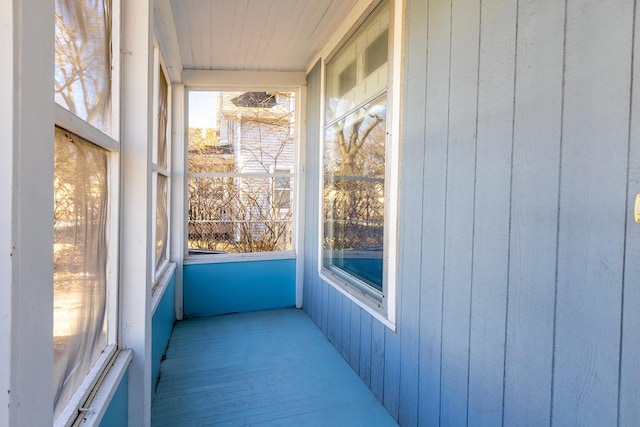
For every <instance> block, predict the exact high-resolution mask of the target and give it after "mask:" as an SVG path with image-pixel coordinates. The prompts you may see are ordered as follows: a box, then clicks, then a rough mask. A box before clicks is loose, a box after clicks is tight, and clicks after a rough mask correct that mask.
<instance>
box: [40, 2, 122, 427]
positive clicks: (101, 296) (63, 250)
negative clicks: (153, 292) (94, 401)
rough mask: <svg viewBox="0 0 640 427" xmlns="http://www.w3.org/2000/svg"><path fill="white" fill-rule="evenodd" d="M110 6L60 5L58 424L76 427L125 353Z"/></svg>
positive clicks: (56, 191)
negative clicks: (118, 317) (117, 305)
mask: <svg viewBox="0 0 640 427" xmlns="http://www.w3.org/2000/svg"><path fill="white" fill-rule="evenodd" d="M111 10H112V5H111V1H110V0H91V1H77V0H76V1H74V0H56V1H55V102H56V104H57V105H56V127H55V133H54V141H53V144H54V182H53V185H54V218H53V225H54V278H53V285H54V292H53V296H54V300H53V307H52V309H53V318H54V321H53V342H54V390H53V396H54V402H53V407H54V417H55V418H54V419H56V420H57V421H58V422H59V423H62V424H68V423H69V422H70V421H71V420H73V419H74V418H75V417H77V416H78V408H79V407H81V406H83V405H84V404H85V402H86V401H87V400H88V399H89V398H90V391H91V389H92V387H93V386H94V385H95V384H96V383H97V382H98V380H99V376H100V373H101V372H102V370H103V369H104V368H105V367H106V366H107V364H108V360H109V359H110V357H111V356H112V355H113V354H114V353H115V343H116V340H117V337H116V329H117V328H115V327H114V323H113V321H114V318H115V310H114V304H112V303H111V302H110V301H112V300H117V298H114V296H116V292H117V279H116V277H117V263H116V261H115V260H116V259H117V257H116V256H115V251H116V248H117V245H118V242H117V226H116V224H117V222H116V220H117V218H116V215H115V213H114V212H115V209H116V204H115V203H114V201H115V200H117V195H118V191H117V188H118V183H117V176H118V173H117V164H118V161H117V159H118V155H117V152H118V150H119V143H118V142H117V140H115V139H113V136H114V135H117V134H118V123H117V121H116V120H114V117H117V115H116V114H113V107H114V106H113V102H112V101H113V99H114V97H113V96H112V93H113V89H114V88H115V85H117V83H118V82H117V80H115V81H114V80H113V78H112V77H113V76H112V69H113V67H115V66H116V65H117V64H114V60H113V57H112V54H111V50H112V45H111V43H112V34H113V33H112V27H113V20H112V16H111Z"/></svg>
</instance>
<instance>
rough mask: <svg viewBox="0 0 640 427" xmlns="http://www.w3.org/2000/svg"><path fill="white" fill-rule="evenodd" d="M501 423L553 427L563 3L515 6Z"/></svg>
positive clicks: (527, 3)
mask: <svg viewBox="0 0 640 427" xmlns="http://www.w3.org/2000/svg"><path fill="white" fill-rule="evenodd" d="M517 41H518V46H517V64H516V96H515V106H514V107H515V116H514V117H515V119H514V146H513V188H512V195H511V207H512V215H511V239H510V247H511V251H510V252H511V256H510V267H509V301H508V307H509V312H508V319H507V350H506V371H505V392H504V393H505V396H504V424H505V425H521V426H526V425H529V426H539V425H546V424H548V423H549V422H550V411H551V372H552V355H553V319H554V302H555V271H556V243H557V227H558V226H557V221H558V218H557V212H558V182H559V178H558V176H559V160H558V159H559V156H560V130H561V117H562V115H561V110H562V64H563V44H564V3H563V2H554V3H553V4H550V3H548V2H545V1H534V2H519V10H518V40H517Z"/></svg>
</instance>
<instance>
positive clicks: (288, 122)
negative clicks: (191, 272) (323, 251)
mask: <svg viewBox="0 0 640 427" xmlns="http://www.w3.org/2000/svg"><path fill="white" fill-rule="evenodd" d="M294 112H295V95H294V93H291V92H267V91H264V92H256V91H251V92H238V91H235V92H231V91H222V92H219V91H191V92H189V113H188V114H189V133H188V150H189V154H188V158H189V162H188V163H189V165H188V169H189V189H188V191H189V193H188V197H189V217H188V221H189V222H188V247H189V253H190V254H191V255H196V254H200V255H202V254H221V253H234V254H237V253H249V252H276V251H290V250H292V235H291V234H292V233H291V230H292V215H293V212H292V209H291V206H292V197H293V192H292V187H291V182H292V176H293V172H292V171H293V170H294V135H295V132H294V125H295V123H294Z"/></svg>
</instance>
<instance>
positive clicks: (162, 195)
mask: <svg viewBox="0 0 640 427" xmlns="http://www.w3.org/2000/svg"><path fill="white" fill-rule="evenodd" d="M156 191H157V195H156V271H157V270H158V269H159V268H160V267H161V266H162V264H163V263H164V262H165V261H166V260H167V241H168V236H169V217H168V215H167V177H166V176H164V175H160V174H158V183H157V190H156Z"/></svg>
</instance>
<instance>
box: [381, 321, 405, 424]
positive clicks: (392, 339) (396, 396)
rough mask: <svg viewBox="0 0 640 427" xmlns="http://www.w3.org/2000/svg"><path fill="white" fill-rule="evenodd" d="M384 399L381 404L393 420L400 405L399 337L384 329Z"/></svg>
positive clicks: (396, 417)
mask: <svg viewBox="0 0 640 427" xmlns="http://www.w3.org/2000/svg"><path fill="white" fill-rule="evenodd" d="M384 335H385V337H384V355H383V356H384V398H383V399H382V403H383V404H384V407H385V408H387V411H389V413H390V414H391V416H392V417H393V419H394V420H396V421H397V420H398V414H399V412H398V411H399V404H400V365H401V360H400V335H399V334H398V333H397V332H394V331H392V330H391V329H388V328H384Z"/></svg>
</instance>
